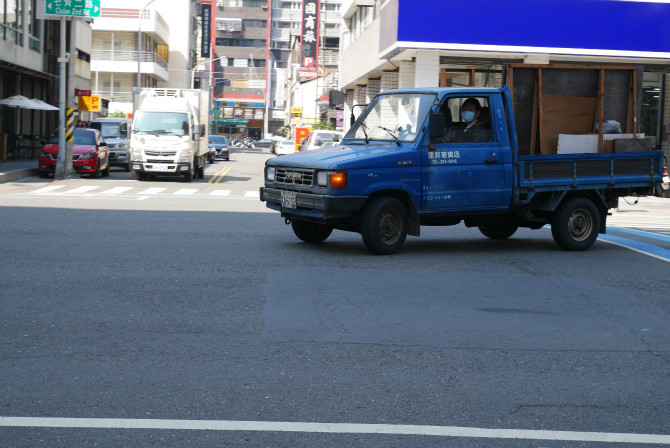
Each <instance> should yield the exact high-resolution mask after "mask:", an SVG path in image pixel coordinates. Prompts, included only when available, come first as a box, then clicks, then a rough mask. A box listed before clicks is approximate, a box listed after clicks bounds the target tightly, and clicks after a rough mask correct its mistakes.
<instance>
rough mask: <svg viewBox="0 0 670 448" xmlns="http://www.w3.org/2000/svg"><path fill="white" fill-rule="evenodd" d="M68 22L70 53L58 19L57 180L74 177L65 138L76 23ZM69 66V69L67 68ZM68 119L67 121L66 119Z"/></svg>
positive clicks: (64, 25)
mask: <svg viewBox="0 0 670 448" xmlns="http://www.w3.org/2000/svg"><path fill="white" fill-rule="evenodd" d="M68 22H70V52H69V53H67V52H66V48H67V23H66V17H65V16H63V17H61V18H60V57H59V58H58V63H59V65H60V67H59V69H60V73H59V78H60V79H59V98H58V106H59V109H60V112H59V115H60V117H59V126H58V160H57V161H56V172H55V173H54V176H55V177H56V178H57V179H66V178H68V177H71V176H72V175H74V167H73V166H72V147H73V143H72V140H71V139H67V138H66V134H67V131H68V122H69V123H71V120H72V115H71V114H67V115H66V111H67V110H68V107H67V106H68V105H70V104H71V101H70V98H72V95H70V94H69V93H70V92H72V93H74V84H73V79H74V57H75V56H74V52H75V51H76V45H75V32H76V31H75V30H76V26H75V24H76V22H75V21H74V20H68ZM68 65H69V67H68ZM67 117H69V120H68V119H67Z"/></svg>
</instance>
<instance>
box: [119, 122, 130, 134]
mask: <svg viewBox="0 0 670 448" xmlns="http://www.w3.org/2000/svg"><path fill="white" fill-rule="evenodd" d="M120 131H121V135H123V136H127V135H128V123H121V129H120Z"/></svg>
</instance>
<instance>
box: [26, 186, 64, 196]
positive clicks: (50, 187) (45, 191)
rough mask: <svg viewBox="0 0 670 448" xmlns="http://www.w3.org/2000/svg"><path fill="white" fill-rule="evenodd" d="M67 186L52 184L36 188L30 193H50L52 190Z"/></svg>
mask: <svg viewBox="0 0 670 448" xmlns="http://www.w3.org/2000/svg"><path fill="white" fill-rule="evenodd" d="M63 187H65V185H51V186H48V187H44V188H40V189H39V190H35V191H33V192H31V193H30V194H42V193H50V192H52V191H55V190H58V189H61V188H63Z"/></svg>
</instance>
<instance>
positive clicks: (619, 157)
mask: <svg viewBox="0 0 670 448" xmlns="http://www.w3.org/2000/svg"><path fill="white" fill-rule="evenodd" d="M662 161H663V151H649V152H628V153H598V154H555V155H535V156H520V157H519V164H518V169H517V173H516V175H517V179H518V186H519V187H520V188H523V189H526V190H527V191H533V192H541V191H561V190H568V189H570V190H575V189H577V190H579V189H584V188H590V189H593V188H605V187H613V186H615V187H616V188H641V187H642V188H643V187H650V186H651V185H652V182H657V181H658V180H659V179H661V173H662V165H663V164H662Z"/></svg>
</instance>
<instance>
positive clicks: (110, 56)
mask: <svg viewBox="0 0 670 448" xmlns="http://www.w3.org/2000/svg"><path fill="white" fill-rule="evenodd" d="M91 59H93V60H98V61H107V62H137V51H112V50H93V51H91ZM140 62H155V63H156V64H158V65H159V66H160V67H162V68H164V69H167V66H168V64H167V62H166V61H165V59H163V58H162V57H160V56H159V55H158V53H155V52H153V51H141V52H140Z"/></svg>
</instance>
